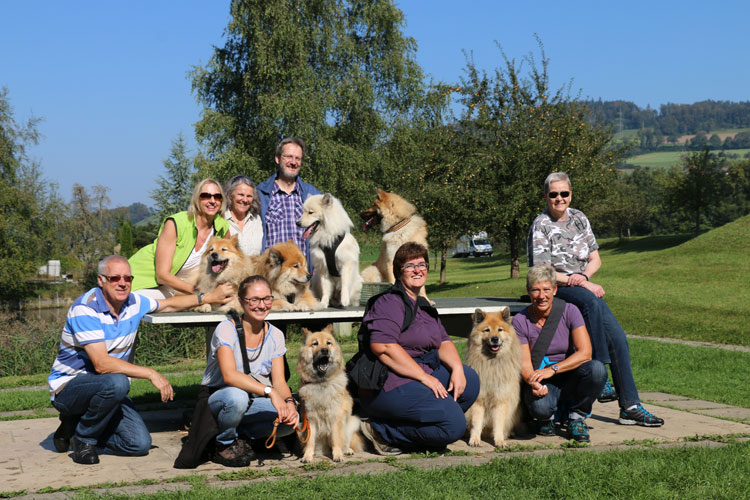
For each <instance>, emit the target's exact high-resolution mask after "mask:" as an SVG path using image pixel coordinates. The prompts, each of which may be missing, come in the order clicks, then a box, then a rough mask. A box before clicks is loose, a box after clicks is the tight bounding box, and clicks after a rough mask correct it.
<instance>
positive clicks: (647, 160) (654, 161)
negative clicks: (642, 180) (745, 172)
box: [624, 149, 750, 168]
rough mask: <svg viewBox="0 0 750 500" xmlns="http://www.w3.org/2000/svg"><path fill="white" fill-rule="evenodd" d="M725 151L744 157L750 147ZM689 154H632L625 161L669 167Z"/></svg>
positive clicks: (645, 165)
mask: <svg viewBox="0 0 750 500" xmlns="http://www.w3.org/2000/svg"><path fill="white" fill-rule="evenodd" d="M719 152H720V150H717V151H714V153H719ZM725 152H726V153H728V154H735V155H739V157H740V158H742V157H743V156H744V155H745V154H746V153H748V152H750V149H727V150H726V151H725ZM687 154H689V152H687V151H663V152H655V153H647V154H642V155H636V156H631V157H629V158H625V159H624V161H625V163H627V164H629V165H639V166H641V167H654V168H668V167H671V166H673V165H677V164H679V163H680V160H681V159H682V157H683V156H685V155H687Z"/></svg>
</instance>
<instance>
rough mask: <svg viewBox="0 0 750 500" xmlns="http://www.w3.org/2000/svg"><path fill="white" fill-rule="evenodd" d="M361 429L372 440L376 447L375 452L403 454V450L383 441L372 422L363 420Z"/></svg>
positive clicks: (380, 453) (379, 453)
mask: <svg viewBox="0 0 750 500" xmlns="http://www.w3.org/2000/svg"><path fill="white" fill-rule="evenodd" d="M360 430H361V431H362V434H364V436H365V438H367V439H368V440H370V442H371V443H372V446H373V448H375V453H377V454H378V455H401V454H402V453H403V451H401V450H400V449H399V448H396V447H395V446H391V445H389V444H388V443H386V442H385V441H383V440H382V439H381V438H380V436H379V435H378V433H377V432H375V429H373V428H372V426H371V425H370V422H362V425H361V426H360Z"/></svg>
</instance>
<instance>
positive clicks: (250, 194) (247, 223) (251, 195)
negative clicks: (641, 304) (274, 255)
mask: <svg viewBox="0 0 750 500" xmlns="http://www.w3.org/2000/svg"><path fill="white" fill-rule="evenodd" d="M224 192H225V193H226V194H227V201H228V207H227V210H226V212H224V218H225V219H226V220H227V221H228V222H229V234H231V235H232V236H234V235H235V234H236V235H237V240H238V242H239V247H240V250H242V253H244V254H245V255H258V254H259V253H260V252H261V250H262V247H263V224H262V222H261V220H260V200H259V199H258V197H257V196H256V195H255V184H253V181H252V180H251V179H250V177H248V176H246V175H236V176H234V177H232V178H231V179H229V180H228V181H227V182H226V184H225V185H224Z"/></svg>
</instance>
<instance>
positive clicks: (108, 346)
mask: <svg viewBox="0 0 750 500" xmlns="http://www.w3.org/2000/svg"><path fill="white" fill-rule="evenodd" d="M98 271H99V275H98V276H97V282H98V284H99V286H97V287H96V288H92V289H91V290H89V291H88V292H86V293H84V294H83V295H81V296H80V297H78V298H77V299H76V300H75V302H73V305H72V306H70V310H69V311H68V316H67V319H66V320H65V327H64V328H63V331H62V337H61V340H60V349H59V351H58V353H57V357H56V358H55V361H54V363H53V365H52V372H51V373H50V375H49V379H48V383H49V391H50V398H51V400H52V406H54V407H55V408H57V410H58V411H59V412H60V427H58V429H57V431H55V435H54V437H53V444H54V446H55V449H56V450H57V451H58V452H60V453H64V452H66V451H68V448H69V446H70V443H71V439H72V441H73V461H74V462H76V463H79V464H87V465H91V464H96V463H99V454H98V452H97V450H96V447H97V446H102V447H104V446H106V447H107V448H109V449H110V450H112V451H114V452H115V453H117V454H120V455H131V456H138V455H146V454H148V450H149V449H150V448H151V436H150V435H149V433H148V429H147V428H146V424H144V423H143V419H142V418H141V417H140V415H138V412H137V411H136V410H135V408H134V407H133V402H132V401H131V400H130V398H129V397H128V391H129V390H130V378H141V379H147V380H148V381H149V382H151V384H153V386H154V387H156V388H157V389H158V390H159V392H160V393H161V400H162V401H163V402H166V401H170V400H171V399H172V397H173V395H174V391H173V390H172V386H171V385H170V383H169V381H168V380H167V379H166V378H164V376H163V375H161V374H160V373H159V372H157V371H156V370H154V369H152V368H147V367H145V366H138V365H135V364H133V363H131V361H130V360H131V359H132V355H133V348H134V345H135V338H136V334H137V333H138V324H139V323H140V321H141V318H143V316H145V315H146V314H149V313H152V312H173V311H180V310H183V309H187V308H189V307H195V306H196V305H198V303H199V300H198V297H197V296H196V295H180V296H176V297H170V298H168V299H163V300H155V299H152V298H148V297H143V296H141V295H139V294H135V293H131V291H130V283H131V282H132V280H133V276H132V275H131V274H130V265H129V264H128V260H127V259H126V258H125V257H122V256H120V255H110V256H108V257H105V258H103V259H102V260H101V261H100V262H99V268H98ZM232 295H233V289H232V285H231V284H228V283H225V284H223V285H219V286H218V287H216V289H215V290H213V291H211V292H209V293H206V294H205V295H204V296H203V297H202V300H203V302H205V303H208V304H214V303H216V304H219V303H221V304H225V303H227V302H229V301H230V300H231V298H232Z"/></svg>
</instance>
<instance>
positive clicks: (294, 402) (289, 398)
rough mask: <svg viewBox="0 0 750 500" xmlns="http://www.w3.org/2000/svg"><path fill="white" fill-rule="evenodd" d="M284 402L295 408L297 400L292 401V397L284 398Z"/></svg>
mask: <svg viewBox="0 0 750 500" xmlns="http://www.w3.org/2000/svg"><path fill="white" fill-rule="evenodd" d="M284 402H285V403H292V404H293V405H294V406H297V400H296V399H294V398H293V397H291V396H290V397H288V398H286V399H285V400H284Z"/></svg>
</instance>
